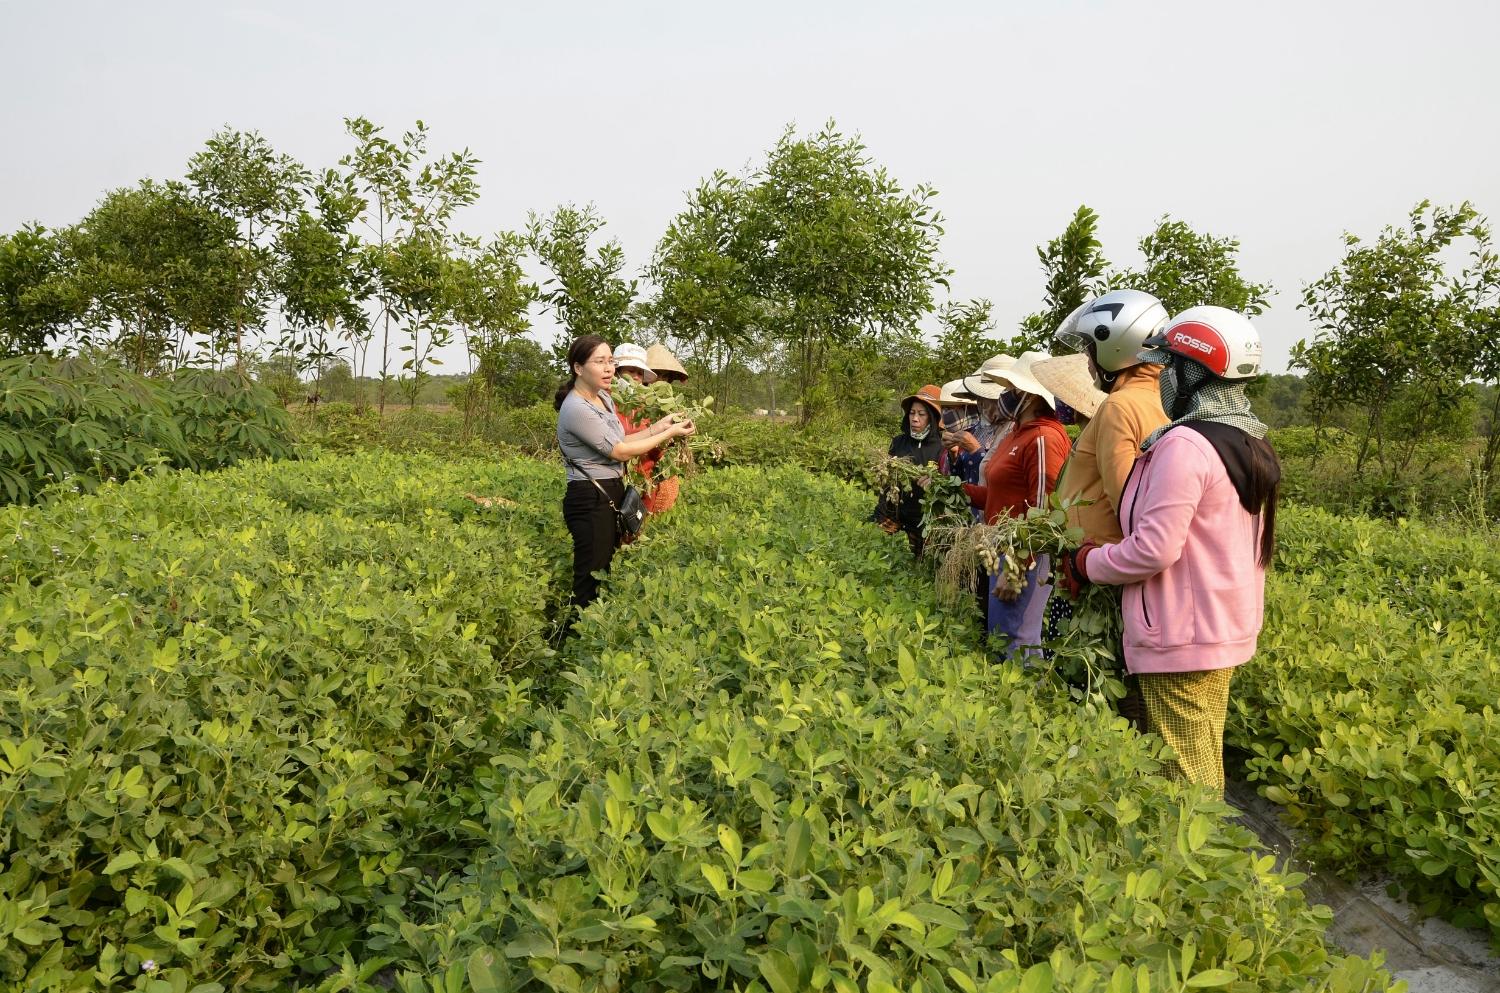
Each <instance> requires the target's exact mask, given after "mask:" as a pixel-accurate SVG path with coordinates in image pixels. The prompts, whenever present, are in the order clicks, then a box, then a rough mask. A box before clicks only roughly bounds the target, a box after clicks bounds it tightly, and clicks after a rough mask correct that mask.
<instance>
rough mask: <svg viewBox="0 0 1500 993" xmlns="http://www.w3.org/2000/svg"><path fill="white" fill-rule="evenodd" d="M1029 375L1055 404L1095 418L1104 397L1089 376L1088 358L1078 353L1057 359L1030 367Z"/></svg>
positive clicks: (1104, 394)
mask: <svg viewBox="0 0 1500 993" xmlns="http://www.w3.org/2000/svg"><path fill="white" fill-rule="evenodd" d="M1031 374H1032V375H1033V376H1035V377H1036V381H1037V382H1039V383H1041V384H1042V385H1043V386H1045V387H1047V389H1049V390H1051V391H1052V392H1053V394H1055V395H1056V397H1057V398H1058V399H1059V400H1061V401H1062V402H1063V403H1065V404H1067V405H1068V406H1069V407H1072V408H1073V409H1074V410H1076V411H1078V413H1080V414H1082V415H1083V416H1084V417H1093V416H1094V415H1095V414H1097V413H1098V412H1099V405H1100V404H1101V403H1103V402H1104V398H1105V397H1106V396H1108V394H1107V393H1105V392H1104V391H1103V390H1101V389H1100V388H1099V387H1098V386H1096V385H1095V384H1094V374H1093V373H1092V372H1089V357H1088V356H1087V355H1084V354H1082V353H1081V352H1080V353H1078V354H1075V355H1058V356H1056V357H1054V358H1050V359H1043V360H1042V361H1040V362H1036V363H1033V364H1032V366H1031Z"/></svg>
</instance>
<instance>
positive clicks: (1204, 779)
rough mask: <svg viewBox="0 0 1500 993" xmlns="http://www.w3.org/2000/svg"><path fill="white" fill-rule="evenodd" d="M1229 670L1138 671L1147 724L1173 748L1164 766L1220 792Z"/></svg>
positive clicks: (1172, 773) (1175, 776) (1179, 777)
mask: <svg viewBox="0 0 1500 993" xmlns="http://www.w3.org/2000/svg"><path fill="white" fill-rule="evenodd" d="M1233 676H1234V669H1233V668H1228V669H1211V670H1209V671H1208V672H1163V673H1149V674H1142V675H1141V676H1140V685H1141V695H1142V696H1143V697H1145V700H1146V721H1147V729H1148V730H1150V731H1154V732H1155V733H1157V734H1159V735H1161V736H1162V739H1163V740H1164V741H1166V743H1167V744H1169V745H1171V746H1172V750H1173V751H1174V752H1176V753H1177V760H1176V761H1175V762H1169V763H1168V764H1167V767H1166V769H1165V770H1164V771H1165V772H1166V774H1167V775H1168V776H1170V777H1171V778H1173V779H1176V780H1178V781H1181V782H1188V783H1196V784H1197V785H1199V786H1206V787H1208V788H1209V789H1213V790H1217V791H1218V792H1220V793H1223V792H1224V719H1225V717H1226V716H1227V715H1228V712H1229V681H1230V679H1231V678H1233Z"/></svg>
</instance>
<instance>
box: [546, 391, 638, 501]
mask: <svg viewBox="0 0 1500 993" xmlns="http://www.w3.org/2000/svg"><path fill="white" fill-rule="evenodd" d="M599 399H600V400H601V401H603V403H604V408H605V409H603V410H600V409H599V408H598V407H595V406H594V405H593V404H591V403H589V402H588V401H587V400H585V399H584V398H583V397H581V396H579V395H578V392H577V391H576V390H574V391H569V393H568V395H567V397H565V398H564V399H563V404H562V409H561V410H559V411H558V412H557V443H558V445H559V446H561V448H562V451H563V454H564V455H566V456H567V457H568V458H569V459H572V460H573V462H574V463H576V467H575V466H574V465H569V466H568V480H569V481H572V480H575V479H579V480H581V479H586V478H588V477H586V476H585V475H584V473H585V472H586V473H588V475H589V476H592V477H593V478H594V479H617V478H618V477H620V476H622V475H624V474H625V463H624V462H617V461H615V460H614V459H612V458H610V454H609V453H610V452H612V451H614V448H615V445H617V444H619V443H620V442H622V441H624V440H625V425H623V424H621V423H620V418H619V417H618V416H616V414H615V403H614V400H613V399H612V398H611V397H610V395H609V394H608V393H600V394H599ZM580 468H581V469H582V470H583V471H582V472H580V471H579V469H580Z"/></svg>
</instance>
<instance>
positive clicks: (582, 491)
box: [553, 334, 694, 610]
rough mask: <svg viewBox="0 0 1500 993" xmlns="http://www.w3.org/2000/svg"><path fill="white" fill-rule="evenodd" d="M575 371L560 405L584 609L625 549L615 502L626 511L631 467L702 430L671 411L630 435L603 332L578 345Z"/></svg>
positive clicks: (576, 587) (572, 351) (576, 592)
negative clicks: (613, 391)
mask: <svg viewBox="0 0 1500 993" xmlns="http://www.w3.org/2000/svg"><path fill="white" fill-rule="evenodd" d="M568 372H569V376H568V380H567V382H565V383H563V384H562V386H561V387H559V388H558V391H557V396H556V397H555V398H554V402H553V406H554V407H556V408H557V443H558V445H559V446H560V447H561V448H562V453H563V455H564V457H565V461H566V462H567V465H568V490H567V493H566V495H564V497H563V521H564V522H565V523H566V524H567V526H568V533H569V534H570V535H572V537H573V603H574V604H575V605H576V606H577V608H578V609H579V610H582V609H583V608H584V607H587V606H588V605H589V604H591V603H593V602H594V599H595V598H596V597H597V596H598V595H599V580H598V578H597V577H596V575H595V574H596V573H599V572H605V571H608V569H609V564H610V561H611V560H612V559H613V558H614V555H615V547H616V546H617V545H618V544H619V538H620V536H619V534H618V533H617V529H616V526H615V512H614V508H613V507H611V506H610V503H611V501H612V502H613V503H614V506H615V507H618V506H619V505H620V501H621V500H622V499H623V498H624V496H625V483H624V479H623V477H624V475H625V463H626V462H628V461H630V460H631V459H633V458H636V457H637V456H640V455H644V454H645V453H647V452H649V451H650V450H651V449H653V448H655V447H656V446H657V445H660V444H662V443H663V442H666V441H669V440H670V439H672V438H678V437H682V436H684V435H689V434H692V433H693V431H694V426H693V422H692V421H689V420H683V419H682V418H681V417H680V415H677V414H668V415H667V416H666V417H663V418H662V419H661V420H659V421H657V422H656V423H655V424H653V425H651V426H650V427H648V428H646V429H645V430H644V431H638V432H636V433H635V434H632V435H630V436H629V437H628V438H627V437H626V436H625V427H624V425H622V424H621V423H620V418H619V417H618V416H616V414H615V404H614V400H613V399H612V398H611V397H610V395H609V388H610V385H611V384H612V383H613V382H614V378H615V359H614V354H613V352H612V351H611V349H610V347H609V342H607V341H605V340H604V339H603V338H601V337H599V336H598V335H593V334H586V335H584V336H582V337H581V338H579V339H577V340H576V341H574V342H573V344H572V346H571V347H569V349H568ZM596 484H597V485H596ZM601 491H602V492H601Z"/></svg>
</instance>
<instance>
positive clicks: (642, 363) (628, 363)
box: [615, 341, 656, 383]
mask: <svg viewBox="0 0 1500 993" xmlns="http://www.w3.org/2000/svg"><path fill="white" fill-rule="evenodd" d="M615 368H616V369H639V370H640V371H641V372H642V373H644V374H645V377H646V382H648V383H654V382H656V373H655V372H654V371H652V369H651V363H650V362H648V361H647V360H646V350H645V349H644V348H642V347H641V346H640V345H633V344H631V343H630V342H628V341H627V342H622V343H621V344H620V346H619V347H618V348H616V349H615Z"/></svg>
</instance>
